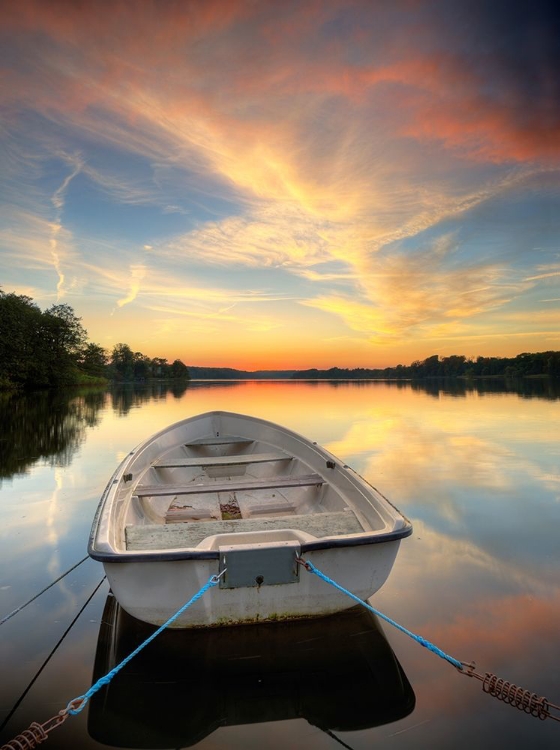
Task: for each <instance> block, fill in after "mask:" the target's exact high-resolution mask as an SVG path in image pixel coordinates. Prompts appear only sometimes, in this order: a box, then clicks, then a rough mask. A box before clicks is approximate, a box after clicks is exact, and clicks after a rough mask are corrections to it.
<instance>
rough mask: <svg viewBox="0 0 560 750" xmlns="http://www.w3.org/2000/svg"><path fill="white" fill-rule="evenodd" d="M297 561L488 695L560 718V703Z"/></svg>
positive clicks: (527, 710)
mask: <svg viewBox="0 0 560 750" xmlns="http://www.w3.org/2000/svg"><path fill="white" fill-rule="evenodd" d="M297 562H298V563H299V564H300V565H303V567H304V568H305V569H306V570H308V571H309V572H310V573H314V574H315V575H316V576H317V577H318V578H321V579H322V580H323V581H325V583H329V584H330V585H331V586H334V588H335V589H338V591H340V592H341V593H343V594H346V595H347V596H349V597H350V598H351V599H353V600H354V601H355V602H357V603H358V604H360V605H361V606H362V607H365V609H368V610H369V611H370V612H373V614H374V615H376V616H377V617H380V618H381V619H382V620H385V622H388V623H389V624H390V625H393V627H395V628H397V630H400V631H401V633H404V634H405V635H408V636H409V637H410V638H412V639H413V640H415V641H416V642H417V643H419V644H420V645H421V646H424V647H425V648H427V649H428V650H429V651H431V652H432V653H434V654H436V656H439V657H441V658H442V659H445V661H447V662H449V664H451V665H452V666H454V667H455V668H456V669H457V671H459V672H460V673H461V674H464V675H466V676H467V677H474V678H476V679H477V680H480V681H481V682H482V689H483V691H484V692H485V693H486V694H487V695H491V696H492V697H493V698H497V699H498V700H500V701H503V702H504V703H505V704H506V705H508V706H513V707H514V708H517V709H519V710H520V711H524V712H525V713H526V714H529V715H530V716H534V717H536V718H537V719H541V720H543V721H544V719H552V720H553V721H557V722H560V717H558V716H554V715H553V714H551V713H550V709H551V708H552V709H554V710H555V711H558V712H559V713H560V706H557V705H556V704H555V703H550V701H548V700H547V699H546V698H545V697H544V696H541V697H539V696H538V695H537V694H536V693H531V692H530V691H529V690H525V689H524V688H521V687H518V686H517V685H514V684H513V683H512V682H507V681H506V680H503V679H501V678H499V677H496V675H495V674H492V673H491V672H486V674H484V675H482V674H479V673H478V672H475V664H474V662H471V663H470V664H469V663H467V662H464V661H459V660H458V659H455V658H454V657H453V656H449V654H446V653H445V651H442V650H441V649H440V648H438V647H437V646H435V645H434V644H433V643H431V642H430V641H427V640H426V639H425V638H422V636H420V635H417V634H416V633H413V632H412V631H410V630H407V629H406V628H404V627H403V626H402V625H399V623H398V622H395V620H392V619H391V618H390V617H387V615H384V614H383V612H380V611H379V610H378V609H375V607H372V606H371V604H368V603H367V602H365V601H363V599H360V597H359V596H356V594H353V593H352V592H351V591H348V589H345V588H344V586H341V585H340V584H339V583H337V582H336V581H333V579H332V578H329V577H328V576H327V575H325V574H324V573H322V572H321V571H320V570H319V569H318V568H316V567H315V566H314V565H313V563H310V562H309V561H308V560H304V559H303V558H301V557H299V558H297Z"/></svg>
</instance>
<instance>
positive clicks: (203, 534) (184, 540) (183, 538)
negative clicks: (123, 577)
mask: <svg viewBox="0 0 560 750" xmlns="http://www.w3.org/2000/svg"><path fill="white" fill-rule="evenodd" d="M271 529H295V530H297V531H304V532H306V533H307V534H311V536H315V537H317V538H323V537H326V536H343V535H346V534H357V533H360V532H363V531H364V529H363V527H362V525H361V524H360V522H359V521H358V519H357V518H356V515H355V514H354V512H353V511H350V510H346V511H342V512H339V513H314V514H309V515H293V516H284V517H283V518H259V519H255V520H252V519H248V520H244V519H242V520H239V521H198V522H196V521H195V522H191V523H188V522H186V523H174V524H171V525H169V526H167V525H164V524H153V525H149V526H127V527H126V548H127V550H131V551H132V550H158V549H175V548H191V547H196V546H197V544H200V542H202V541H203V540H204V539H206V538H207V537H209V536H213V535H214V534H232V533H236V532H244V531H269V530H271Z"/></svg>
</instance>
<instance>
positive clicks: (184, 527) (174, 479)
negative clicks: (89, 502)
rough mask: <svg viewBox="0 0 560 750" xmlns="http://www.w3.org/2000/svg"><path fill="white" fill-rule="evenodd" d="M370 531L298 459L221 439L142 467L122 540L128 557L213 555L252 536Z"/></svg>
mask: <svg viewBox="0 0 560 750" xmlns="http://www.w3.org/2000/svg"><path fill="white" fill-rule="evenodd" d="M329 463H332V462H327V463H326V467H325V468H328V469H333V470H334V468H335V467H334V463H332V465H329ZM124 478H125V480H126V479H127V477H126V476H125V477H124ZM130 481H131V479H130ZM129 491H130V490H129ZM378 520H379V523H378V527H379V528H382V527H383V526H384V522H383V520H382V519H381V518H379V519H378ZM374 528H375V526H372V523H371V519H370V518H368V519H367V520H366V519H365V518H363V517H362V516H361V514H360V513H359V512H357V511H356V509H354V508H350V507H348V506H347V504H346V502H345V500H344V497H343V496H342V495H341V494H340V493H339V492H338V491H336V490H335V489H334V487H333V485H332V484H331V483H330V482H327V481H326V480H325V479H324V478H323V476H321V475H320V474H318V473H316V472H313V471H312V470H310V468H309V466H307V465H305V464H304V463H303V461H301V460H300V459H299V458H297V457H294V456H293V455H291V454H289V453H287V452H285V451H283V450H279V449H278V448H277V447H274V446H272V445H270V444H267V443H264V442H262V441H259V440H252V439H249V438H245V437H239V436H234V435H225V436H222V437H206V438H201V439H197V440H193V441H192V442H188V443H184V444H181V445H177V446H175V447H171V448H170V449H168V450H167V451H166V452H163V453H162V454H160V455H159V456H158V457H157V458H156V459H155V460H153V461H151V462H149V463H147V464H146V466H145V469H144V471H143V472H140V473H139V478H138V481H137V484H136V485H135V486H134V487H133V488H132V498H131V503H130V505H129V507H128V512H127V514H126V519H125V526H124V535H125V543H126V549H127V550H149V549H170V548H177V547H181V548H185V547H186V548H189V547H197V548H200V547H203V548H209V549H214V548H217V547H216V545H217V540H216V536H217V535H219V536H220V538H219V543H220V544H228V543H234V542H233V541H231V542H230V541H228V539H227V537H229V535H230V534H231V535H235V543H240V541H241V540H240V538H239V534H240V533H241V534H244V533H250V534H251V541H258V539H256V538H255V536H254V533H255V532H266V541H278V540H286V541H289V540H297V541H300V542H302V541H309V540H313V539H317V538H324V537H327V536H340V535H348V534H358V533H362V534H363V533H364V530H367V531H372V530H373V529H374ZM275 532H276V533H275ZM224 535H225V537H224ZM263 540H264V538H263Z"/></svg>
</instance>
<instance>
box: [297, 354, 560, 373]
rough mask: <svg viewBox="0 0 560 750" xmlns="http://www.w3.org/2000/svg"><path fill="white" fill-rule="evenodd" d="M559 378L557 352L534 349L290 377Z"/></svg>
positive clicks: (306, 371)
mask: <svg viewBox="0 0 560 750" xmlns="http://www.w3.org/2000/svg"><path fill="white" fill-rule="evenodd" d="M531 376H533V377H539V376H543V377H545V376H548V377H560V352H551V351H549V352H537V353H534V354H528V353H523V354H518V355H517V357H513V358H507V357H477V358H476V359H474V358H473V359H468V358H467V357H465V356H463V355H457V354H454V355H451V356H449V357H439V356H438V355H437V354H434V355H432V356H431V357H428V358H427V359H425V360H423V361H422V362H420V361H418V360H417V361H416V362H413V363H412V364H411V365H408V366H406V365H397V366H396V367H386V368H385V369H383V370H381V369H371V370H370V369H365V368H363V367H359V368H356V369H351V370H348V369H342V368H340V367H331V368H330V369H329V370H315V369H313V370H303V371H301V372H298V373H295V374H294V375H293V377H294V378H297V379H305V380H319V379H329V380H369V379H376V378H387V379H397V380H400V379H406V380H410V379H412V380H416V379H420V378H448V377H454V378H457V377H464V378H474V377H509V378H521V377H531Z"/></svg>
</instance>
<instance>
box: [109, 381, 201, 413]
mask: <svg viewBox="0 0 560 750" xmlns="http://www.w3.org/2000/svg"><path fill="white" fill-rule="evenodd" d="M189 387H190V386H189V383H188V381H186V380H182V381H177V382H175V381H173V380H168V381H163V380H154V381H150V382H147V383H125V384H123V385H116V386H114V387H112V388H111V390H110V391H109V396H110V399H111V406H112V408H113V411H116V412H117V414H119V416H126V415H127V414H128V412H129V411H130V410H131V409H134V408H135V407H137V406H141V405H142V404H145V403H147V402H148V401H159V400H160V399H165V398H166V397H167V395H168V394H171V395H172V396H174V397H175V398H181V396H183V395H184V393H185V391H186V390H187V388H189Z"/></svg>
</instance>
